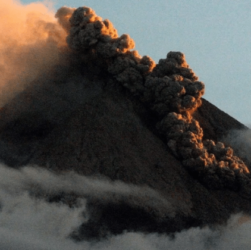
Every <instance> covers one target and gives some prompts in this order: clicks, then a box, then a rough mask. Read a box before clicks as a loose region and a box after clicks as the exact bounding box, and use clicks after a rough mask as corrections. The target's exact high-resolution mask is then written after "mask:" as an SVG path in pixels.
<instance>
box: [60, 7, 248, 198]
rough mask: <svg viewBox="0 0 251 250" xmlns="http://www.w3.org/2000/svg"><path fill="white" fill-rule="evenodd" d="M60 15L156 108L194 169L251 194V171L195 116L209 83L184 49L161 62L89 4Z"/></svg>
mask: <svg viewBox="0 0 251 250" xmlns="http://www.w3.org/2000/svg"><path fill="white" fill-rule="evenodd" d="M56 17H57V18H58V19H59V23H60V24H61V25H62V26H63V27H64V29H65V30H66V31H67V33H68V37H67V43H68V45H69V47H70V48H71V49H72V50H73V51H75V52H76V53H77V54H81V58H82V60H83V63H85V64H86V65H88V66H89V68H90V67H95V69H94V70H92V72H96V71H97V67H98V68H99V71H102V72H106V73H107V74H109V75H110V77H111V78H112V79H113V81H115V82H116V83H119V84H121V85H122V86H124V87H125V88H126V89H128V90H129V91H130V92H131V93H132V94H133V95H135V96H138V98H139V99H140V100H141V101H142V102H143V103H144V104H145V105H146V106H147V107H150V109H151V110H152V111H154V112H155V113H156V114H157V115H158V117H159V120H160V121H159V122H158V123H157V124H156V126H157V129H158V131H159V133H160V134H161V135H162V136H164V137H165V138H166V143H167V146H168V147H169V148H170V149H171V151H172V152H173V154H174V155H175V156H176V157H177V158H179V159H181V160H182V162H183V165H184V166H185V167H186V168H187V169H188V171H189V172H190V173H192V174H193V175H195V176H197V177H198V178H199V180H200V181H202V182H203V183H204V184H205V185H207V186H208V187H209V188H217V189H218V188H225V187H227V188H230V189H234V190H236V189H238V190H239V191H240V192H241V194H242V195H243V196H244V197H250V196H251V181H250V174H249V170H248V168H247V166H246V165H245V164H244V162H243V161H242V160H241V159H239V158H238V157H237V156H235V155H234V154H233V149H232V148H230V147H225V146H224V144H223V143H221V142H217V143H215V142H214V141H212V140H205V141H203V129H202V128H201V127H200V124H199V122H198V121H197V120H195V119H194V118H193V116H192V113H193V112H194V111H195V110H196V109H197V108H198V107H199V106H200V105H201V103H202V101H201V96H202V95H203V94H204V90H205V87H204V84H203V83H202V82H200V81H198V77H197V76H196V75H195V74H194V72H193V71H192V69H190V68H189V65H188V64H187V63H186V60H185V57H184V55H183V54H182V53H180V52H169V53H168V54H167V57H166V59H161V60H160V61H159V63H158V64H157V65H155V63H154V61H153V60H152V59H151V58H150V57H148V56H144V57H141V56H140V55H139V54H138V52H137V51H132V49H133V48H134V42H133V40H132V39H131V38H130V37H129V36H128V35H122V36H120V37H119V36H118V34H117V31H116V29H115V28H114V27H113V25H112V23H111V22H110V21H108V20H102V18H101V17H99V16H97V15H96V14H95V12H94V11H93V10H92V9H90V8H88V7H80V8H78V9H71V8H67V7H62V8H61V9H59V10H58V12H57V14H56Z"/></svg>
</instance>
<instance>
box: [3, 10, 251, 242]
mask: <svg viewBox="0 0 251 250" xmlns="http://www.w3.org/2000/svg"><path fill="white" fill-rule="evenodd" d="M56 17H57V18H58V23H57V25H58V26H57V27H60V29H61V30H60V32H61V33H62V34H65V37H66V41H67V44H64V43H63V42H62V43H59V42H58V40H57V39H59V36H55V33H53V32H52V34H53V35H51V36H49V37H48V38H47V40H46V43H48V44H49V43H50V46H51V43H52V44H53V46H55V47H53V49H55V48H56V50H57V51H58V54H59V55H60V56H59V58H60V60H57V61H56V63H54V64H53V65H52V66H51V68H50V69H49V70H48V69H46V71H43V72H41V73H38V74H37V75H36V77H35V78H34V79H32V81H31V82H30V83H29V84H27V85H25V87H23V89H22V90H19V91H18V93H15V95H12V97H11V98H9V99H8V101H6V103H5V104H4V105H3V106H2V108H1V110H0V159H1V162H2V165H3V168H4V169H9V170H8V171H14V173H25V171H26V170H25V169H27V166H29V167H28V168H29V170H30V169H31V171H32V169H34V170H37V169H40V170H37V171H38V173H37V174H36V177H34V176H33V177H32V178H31V177H30V176H29V175H27V176H26V177H23V178H24V179H23V181H24V183H28V184H27V186H28V188H27V189H25V190H26V192H27V193H28V196H29V197H31V199H38V200H43V201H45V202H46V203H48V204H57V205H58V204H61V205H62V204H63V206H66V207H68V208H69V209H76V208H79V207H81V206H80V205H79V204H80V203H79V200H80V199H84V200H85V202H86V205H85V206H86V209H85V212H83V211H81V216H82V220H81V219H79V221H78V227H77V229H75V230H73V231H70V232H69V235H68V236H67V237H70V238H71V239H72V240H74V241H80V242H81V241H86V240H98V239H103V238H106V237H109V236H110V235H121V234H123V233H124V232H125V231H126V232H141V233H147V234H149V233H159V234H166V235H169V236H170V235H175V234H176V233H177V232H181V231H182V230H185V229H186V230H188V229H191V228H203V227H205V226H208V227H210V228H215V227H217V226H219V225H225V224H226V222H227V221H228V219H229V218H230V216H231V215H233V214H238V213H245V214H249V213H250V209H251V202H250V197H251V178H250V162H249V160H248V158H245V157H242V155H241V154H240V153H239V152H238V150H234V149H233V148H235V145H233V144H231V141H228V140H226V138H227V137H228V135H229V134H230V133H231V131H233V130H248V128H247V127H246V126H244V125H243V124H241V123H240V122H238V121H237V120H235V119H234V118H232V117H231V116H229V115H228V114H226V113H224V112H223V111H221V110H220V109H218V108H217V107H215V106H214V105H213V104H211V103H210V102H208V101H207V100H205V99H203V98H202V95H203V94H204V83H202V82H200V81H199V80H198V77H197V76H196V75H195V73H194V72H193V71H192V70H191V69H190V68H189V65H188V64H187V62H186V60H185V56H184V55H183V54H182V53H180V52H169V53H168V54H167V56H166V58H164V59H161V60H160V61H159V63H158V64H155V62H153V60H152V59H151V58H149V57H148V56H143V57H141V56H140V55H139V54H138V53H137V52H136V51H134V50H132V49H133V47H134V42H133V40H132V39H131V38H130V37H129V36H128V35H122V36H118V34H117V31H116V30H115V28H114V27H113V25H112V24H111V22H110V21H109V20H102V18H100V17H98V16H97V15H96V14H95V12H94V11H93V10H92V9H90V8H88V7H81V8H78V9H72V8H67V7H62V8H61V9H59V10H58V12H57V13H56ZM44 27H45V30H47V29H49V30H50V32H51V31H53V30H54V31H55V29H51V27H52V26H49V25H46V26H44ZM48 27H49V28H48ZM50 34H51V33H50ZM65 37H63V38H65ZM60 39H61V37H60ZM240 157H241V158H240ZM41 169H42V170H41ZM39 171H42V172H39ZM44 171H45V172H44ZM39 173H40V174H39ZM44 173H46V174H47V175H48V176H47V177H44ZM2 175H3V177H2V178H3V179H4V178H5V176H4V174H2ZM50 175H52V176H53V178H54V179H53V178H52V177H51V176H50ZM74 176H75V177H74ZM68 177H69V178H72V179H71V180H73V181H72V182H71V184H69V185H68V184H67V183H68V182H67V181H66V180H67V178H68ZM6 178H7V177H6ZM18 178H19V177H18ZM18 178H17V177H15V178H14V177H13V179H12V182H15V180H16V182H17V183H19V181H20V179H18ZM20 178H21V177H20ZM25 178H27V180H26V179H25ZM50 178H52V179H50ZM57 178H63V179H64V181H65V182H63V181H62V180H61V181H62V183H63V184H62V188H60V187H61V186H60V187H59V186H58V185H59V184H56V182H57V180H58V179H57ZM78 178H80V179H78ZM81 178H82V179H81ZM50 180H51V182H50ZM74 182H76V185H77V186H76V187H75V186H74V185H75V183H74ZM100 182H101V183H103V184H102V185H101V184H100ZM104 183H105V184H104ZM60 185H61V184H60ZM81 185H82V188H81ZM48 186H50V188H48ZM85 190H89V191H85ZM90 190H92V191H90ZM84 213H85V215H84ZM83 218H85V219H83Z"/></svg>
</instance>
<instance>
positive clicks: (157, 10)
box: [21, 0, 251, 125]
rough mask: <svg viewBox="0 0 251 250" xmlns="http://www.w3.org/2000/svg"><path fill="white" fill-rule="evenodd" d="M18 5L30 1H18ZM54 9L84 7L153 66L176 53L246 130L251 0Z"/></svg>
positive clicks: (89, 0)
mask: <svg viewBox="0 0 251 250" xmlns="http://www.w3.org/2000/svg"><path fill="white" fill-rule="evenodd" d="M21 2H22V3H30V2H35V1H29V0H21ZM54 3H55V5H54V9H55V10H56V9H58V8H59V7H61V6H63V5H66V6H69V7H80V6H88V7H91V8H92V9H94V10H95V11H96V13H97V15H99V16H101V17H103V18H104V19H109V20H111V21H112V22H113V24H114V26H115V27H116V29H117V30H118V32H119V34H120V35H121V34H123V33H127V34H129V35H130V36H131V37H132V38H133V39H134V41H135V43H136V49H137V50H138V51H139V53H140V54H141V55H149V56H150V57H152V58H153V59H154V60H155V62H158V60H159V59H161V58H165V57H166V54H167V53H168V52H169V51H181V52H183V53H184V54H185V55H186V59H187V62H188V64H189V65H190V67H191V68H192V69H193V70H194V71H195V73H196V74H197V75H198V76H199V79H200V80H201V81H203V82H204V83H205V85H206V94H205V95H204V97H205V98H206V99H207V100H209V101H210V102H211V103H213V104H214V105H216V106H217V107H219V108H220V109H222V110H223V111H225V112H226V113H228V114H229V115H231V116H233V117H234V118H236V119H237V120H239V121H240V122H242V123H244V124H246V125H250V124H251V60H250V58H251V1H250V0H238V1H237V0H123V1H121V0H82V1H80V0H71V1H70V0H57V1H54Z"/></svg>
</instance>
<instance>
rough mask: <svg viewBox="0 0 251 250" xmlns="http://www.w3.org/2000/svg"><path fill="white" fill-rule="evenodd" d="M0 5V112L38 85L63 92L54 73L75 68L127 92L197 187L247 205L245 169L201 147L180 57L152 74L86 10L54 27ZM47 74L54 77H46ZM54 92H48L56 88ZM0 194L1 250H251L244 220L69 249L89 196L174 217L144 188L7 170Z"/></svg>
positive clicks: (194, 81)
mask: <svg viewBox="0 0 251 250" xmlns="http://www.w3.org/2000/svg"><path fill="white" fill-rule="evenodd" d="M0 3H1V7H2V8H1V10H0V14H1V23H0V30H1V32H2V39H1V41H0V51H1V59H0V71H1V73H2V74H1V80H0V90H1V92H0V100H1V103H0V105H1V106H3V105H4V104H5V103H6V102H8V101H9V100H10V99H11V98H13V97H14V96H15V95H16V94H17V93H19V92H21V91H22V90H23V89H25V88H26V87H27V86H30V85H31V84H32V83H33V82H34V80H37V79H39V78H41V76H43V77H45V78H46V79H47V84H48V79H49V80H50V81H49V83H50V84H52V85H53V84H54V83H55V82H58V81H60V82H63V83H65V82H67V84H69V82H70V81H65V79H64V77H61V78H60V76H59V78H57V77H58V75H61V73H62V75H63V76H65V69H66V68H67V69H68V70H67V71H66V72H69V68H71V69H72V68H74V67H75V66H76V65H77V66H78V67H79V69H80V70H83V71H85V72H86V71H88V72H91V73H92V74H94V76H95V74H96V75H97V76H100V75H105V76H106V77H108V78H109V81H108V83H109V84H120V85H121V86H123V87H125V88H126V89H127V90H128V91H129V92H130V93H132V94H133V95H134V96H136V97H138V98H139V99H140V101H141V102H142V103H144V104H145V105H146V106H147V107H148V108H150V109H151V110H152V111H153V112H155V114H156V115H157V116H158V117H159V121H158V123H157V124H156V127H157V130H158V131H159V134H160V135H161V136H163V137H164V138H165V139H166V143H167V146H168V147H169V149H170V150H171V151H172V153H173V154H174V155H175V156H176V157H177V158H178V159H181V160H182V162H183V164H184V166H185V167H186V168H187V169H188V170H189V171H190V172H191V173H192V174H193V175H195V176H197V177H198V178H199V179H200V181H202V182H203V183H204V184H206V185H208V186H209V187H213V188H226V187H227V188H233V187H234V189H238V190H239V191H240V193H241V194H243V195H244V196H245V197H250V190H251V189H250V177H249V170H248V168H247V166H246V165H245V164H244V162H243V161H242V160H240V159H239V158H238V157H237V156H235V155H234V154H233V150H232V148H230V147H225V146H224V144H223V143H221V142H214V141H207V140H206V141H204V140H203V130H202V128H201V127H200V124H199V123H198V121H196V120H195V119H194V118H193V115H192V114H193V112H194V111H195V110H196V109H197V108H198V107H199V106H200V105H201V96H202V95H203V94H204V84H203V83H202V82H200V81H198V78H197V77H196V76H195V74H194V72H193V71H192V70H191V69H190V68H189V65H188V64H187V63H186V61H185V57H184V55H183V54H182V53H180V52H169V53H168V55H167V57H166V59H161V60H160V61H159V63H158V64H157V65H156V64H155V62H154V61H153V60H152V59H151V58H149V57H148V56H143V57H141V56H140V55H139V54H138V53H137V51H133V50H132V49H133V48H134V42H133V40H132V39H131V38H130V37H129V36H128V35H122V36H120V37H119V36H118V34H117V31H116V30H115V28H114V27H113V25H112V23H111V22H110V21H108V20H104V21H102V18H100V17H98V16H97V15H96V14H95V12H94V11H93V10H91V9H90V8H87V7H82V8H78V9H73V8H68V7H62V8H61V9H59V10H58V12H57V13H56V15H55V17H56V18H57V19H58V22H57V21H56V19H55V18H54V14H53V13H51V12H50V11H49V10H48V9H47V8H46V7H45V6H44V5H42V4H39V3H37V4H31V5H28V6H25V7H24V6H22V5H21V4H19V3H18V2H16V1H13V0H10V1H8V2H7V1H4V0H0ZM10 17H12V18H10ZM14 17H15V18H14ZM69 58H70V60H69ZM81 67H82V68H81ZM55 68H57V69H58V71H56V73H55V71H54V73H53V72H52V70H51V69H55ZM80 75H81V74H80V73H79V76H80ZM94 78H95V77H94ZM55 79H56V80H55ZM74 79H76V78H74ZM42 82H43V83H44V81H42ZM52 88H55V89H56V91H55V92H57V91H58V89H59V88H57V87H53V86H52ZM65 91H66V90H65ZM66 92H68V91H66ZM62 96H64V95H62ZM51 116H53V115H51ZM0 190H1V191H0V204H1V213H0V247H1V249H14V250H15V249H19V250H22V249H26V250H27V249H51V250H53V249H123V250H127V249H132V248H135V249H156V250H157V249H160V250H162V249H167V248H168V249H226V248H228V249H231V247H232V248H233V249H234V248H235V246H238V247H241V248H242V249H249V247H248V246H250V244H251V243H250V241H249V240H248V239H249V236H248V235H247V233H248V232H249V231H250V225H251V224H250V220H249V218H248V217H247V220H246V221H245V223H243V224H240V223H239V222H238V221H240V218H245V217H240V216H241V215H240V216H239V217H234V218H233V219H232V220H230V222H229V223H228V226H227V227H225V228H219V229H218V230H215V231H213V230H211V229H209V228H203V229H198V228H195V229H191V230H188V231H184V232H181V233H178V234H175V237H174V239H171V238H170V237H169V236H166V235H158V234H142V233H137V232H134V233H132V232H124V233H123V234H122V235H120V236H111V237H109V238H108V239H106V240H103V241H99V242H91V243H90V242H86V241H84V242H82V243H76V242H73V241H72V240H71V239H70V235H71V233H73V232H74V231H75V230H76V229H77V228H78V227H79V226H80V225H81V224H82V223H85V222H86V221H88V219H89V218H88V211H87V209H86V202H87V199H88V197H90V196H91V197H94V198H95V199H98V200H101V199H102V201H103V202H114V203H116V202H117V203H120V202H121V201H122V200H123V201H126V202H127V203H129V204H130V205H131V206H135V207H143V208H144V209H146V208H150V209H154V211H155V213H157V214H158V215H162V214H163V213H166V214H164V215H163V216H167V215H168V216H170V217H172V216H174V215H175V213H176V209H177V208H175V207H173V206H172V201H171V200H170V201H167V200H166V199H163V197H161V196H160V195H159V194H158V193H156V192H155V191H154V190H152V189H150V188H147V187H137V186H132V185H126V184H124V183H121V182H115V183H111V182H109V181H107V180H97V179H89V178H86V177H83V176H78V175H76V174H74V173H69V174H67V175H55V174H52V173H50V172H47V171H45V170H41V169H39V168H34V167H33V168H29V167H26V168H23V169H22V170H11V169H9V168H8V167H5V166H0ZM58 193H66V194H67V193H69V194H71V195H72V194H74V195H76V196H77V197H78V198H77V199H76V201H74V203H73V205H72V204H71V205H69V204H68V203H67V201H66V202H60V203H51V202H49V201H48V199H47V198H48V197H51V196H52V197H53V196H55V195H57V194H58Z"/></svg>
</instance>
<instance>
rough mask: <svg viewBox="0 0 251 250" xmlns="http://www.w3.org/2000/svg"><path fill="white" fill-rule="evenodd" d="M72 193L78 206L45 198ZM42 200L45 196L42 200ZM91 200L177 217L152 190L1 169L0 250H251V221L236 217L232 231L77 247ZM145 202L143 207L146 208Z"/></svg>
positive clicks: (126, 237)
mask: <svg viewBox="0 0 251 250" xmlns="http://www.w3.org/2000/svg"><path fill="white" fill-rule="evenodd" d="M62 192H66V193H67V192H68V193H69V194H71V195H72V194H73V193H75V194H77V196H78V198H77V199H78V200H77V202H76V203H75V204H74V205H73V206H69V204H67V203H64V202H59V203H56V202H52V203H50V202H48V201H47V199H46V197H47V196H50V195H53V194H57V193H62ZM38 194H40V195H38ZM88 196H92V197H96V198H98V199H103V198H105V199H106V201H107V202H108V201H113V202H120V201H122V200H123V201H125V200H126V201H127V202H129V203H130V201H131V202H132V203H131V205H138V206H139V204H137V203H136V201H135V200H134V198H135V199H137V200H138V202H139V203H140V205H141V206H153V207H154V208H160V207H161V206H162V207H163V206H164V208H165V209H166V211H169V212H170V213H174V211H172V209H173V208H172V206H170V203H169V202H167V201H166V200H164V199H163V197H161V196H160V195H159V194H158V193H156V192H155V191H154V190H152V189H149V188H142V187H137V186H133V185H127V184H125V183H122V182H114V183H113V182H110V181H108V180H99V179H91V178H87V177H84V176H79V175H77V174H75V173H70V174H69V175H55V174H53V173H51V172H48V171H46V170H43V169H40V168H34V167H33V168H32V167H25V168H24V169H22V170H14V169H11V168H8V167H6V166H3V165H2V166H0V205H1V212H0V248H1V249H12V250H16V249H18V250H29V249H39V250H40V249H43V250H54V249H55V250H56V249H63V250H64V249H73V250H75V249H76V250H78V249H82V250H83V249H109V250H113V249H114V250H115V249H121V250H129V249H132V248H133V249H139V250H141V249H142V250H143V249H144V250H146V249H149V250H150V249H151V250H162V249H163V250H164V249H188V250H190V249H191V250H192V249H193V250H194V249H198V250H199V249H200V250H201V249H202V250H204V249H219V250H221V249H222V250H223V249H236V248H237V247H239V248H242V249H244V250H245V249H249V246H250V244H251V240H250V237H249V232H250V230H251V220H250V217H248V216H244V215H236V216H233V217H232V218H231V219H230V220H229V222H228V223H227V226H225V227H222V226H220V227H218V228H216V229H215V230H212V229H209V228H202V229H199V228H192V229H190V230H187V231H183V232H181V233H177V234H175V236H174V237H170V236H167V235H164V234H163V235H159V234H143V233H139V232H124V233H123V234H121V235H118V236H112V235H110V236H109V237H107V238H106V239H103V240H100V241H97V240H96V241H91V242H89V241H82V242H75V241H73V240H72V239H71V238H70V235H71V234H72V233H73V232H74V231H76V230H77V229H78V228H79V226H80V225H81V224H82V223H85V222H87V221H88V219H89V218H88V211H87V208H86V202H87V200H86V199H87V198H88ZM142 202H143V203H142Z"/></svg>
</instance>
